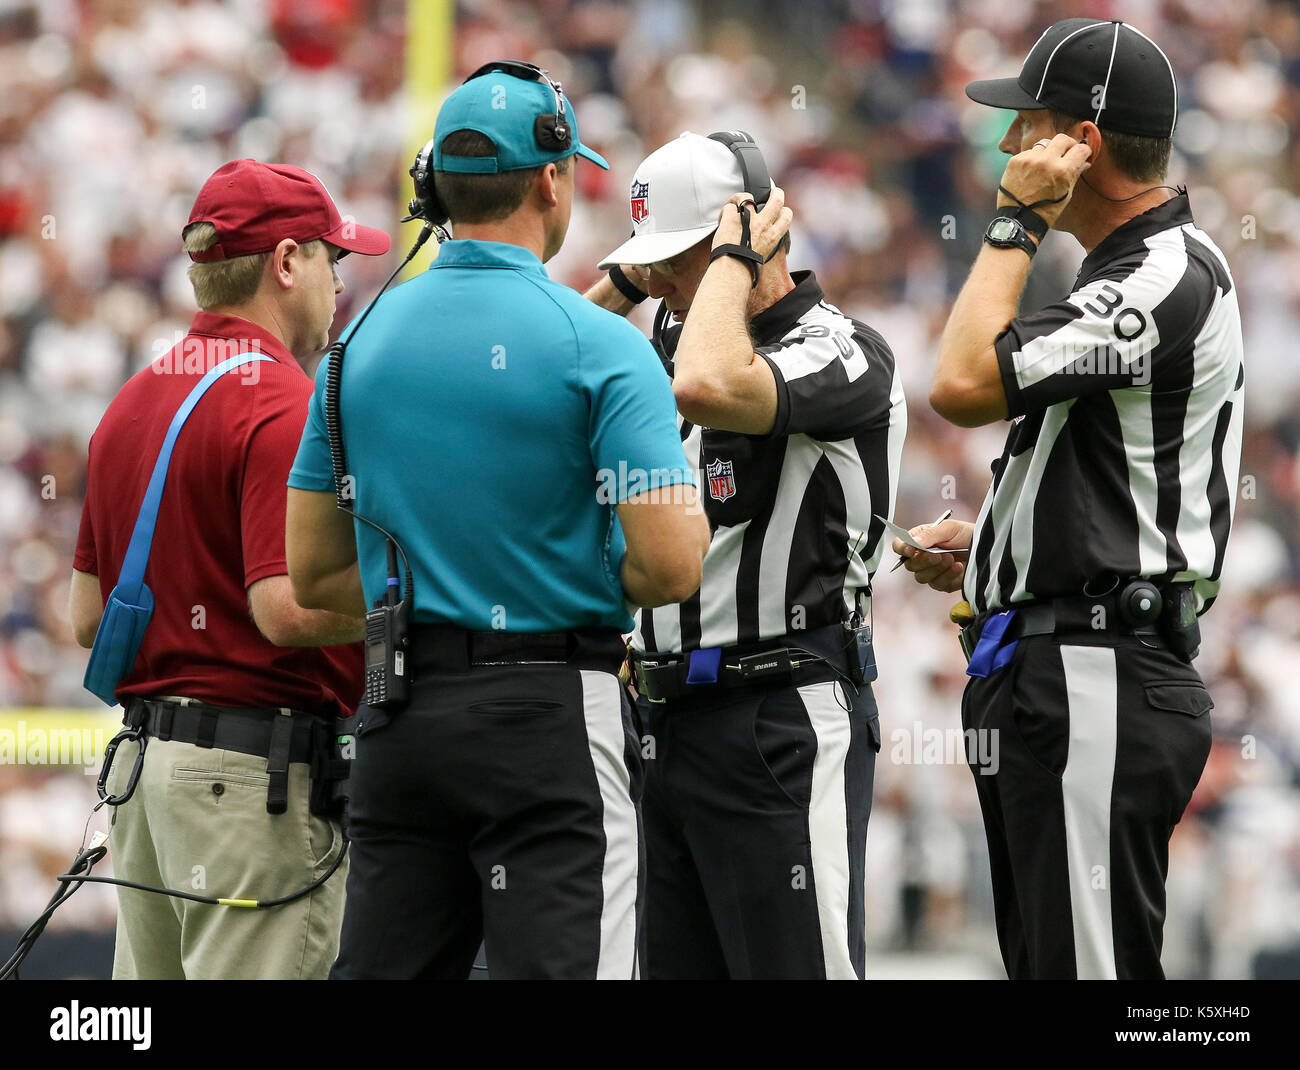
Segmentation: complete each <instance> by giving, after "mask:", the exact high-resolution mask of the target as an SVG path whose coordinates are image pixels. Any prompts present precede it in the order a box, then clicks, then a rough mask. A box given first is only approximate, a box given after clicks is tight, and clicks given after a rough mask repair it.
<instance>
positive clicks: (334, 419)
mask: <svg viewBox="0 0 1300 1070" xmlns="http://www.w3.org/2000/svg"><path fill="white" fill-rule="evenodd" d="M435 232H437V234H438V240H439V241H440V242H441V241H445V240H446V234H447V232H446V231H445V230H443V229H442V228H441V227H435V226H434V224H432V223H425V224H424V226H423V228H421V230H420V234H419V237H417V238H416V239H415V244H414V245H412V246H411V251H410V252H409V253H407V254H406V256H405V258H404V259H403V260H402V262H401V263H400V264H398V265H397V269H396V270H395V271H394V272H393V273H392V274H391V275H389V276H388V281H387V282H385V283H384V285H383V286H382V287H380V289H379V293H377V294H375V296H374V297H373V298H372V299H371V301H370V304H368V305H367V306H366V307H365V310H364V311H363V312H362V313H361V315H360V317H359V318H358V319H357V322H356V324H355V326H353V328H352V330H351V331H350V332H349V334H348V338H347V340H344V339H341V338H340V339H339V340H338V341H337V342H335V343H334V344H333V345H332V346H330V348H329V352H328V353H327V354H326V356H325V359H326V360H327V361H329V366H328V367H327V368H326V370H325V431H326V435H327V436H328V438H329V446H330V464H331V466H332V467H333V470H334V495H335V499H336V501H337V504H338V507H339V508H340V509H342V510H344V512H347V513H351V514H352V516H353V518H354V519H356V520H360V521H361V523H363V524H366V525H368V526H370V527H372V528H374V529H375V530H376V531H377V532H379V533H380V534H381V535H383V536H384V538H385V539H387V540H388V542H389V543H391V544H392V546H394V547H396V549H397V552H398V553H399V554H401V556H402V565H403V569H404V573H405V575H404V580H405V587H404V591H405V596H406V597H407V598H409V597H410V596H411V593H412V591H413V589H414V586H415V584H414V581H413V579H412V576H411V563H410V561H409V560H408V558H407V556H406V551H405V550H403V549H402V546H401V543H399V542H398V541H397V539H396V538H394V537H393V535H392V534H390V533H389V532H388V531H386V530H385V529H384V528H382V527H380V526H379V525H378V524H376V523H375V522H374V521H373V520H370V519H369V518H367V517H364V516H362V515H361V514H360V513H358V512H357V511H356V509H355V507H354V503H355V495H354V494H349V493H347V492H346V490H345V487H346V486H347V479H348V459H347V450H346V448H345V447H344V445H343V420H342V417H341V415H340V413H339V388H340V387H341V386H342V382H343V357H344V354H345V353H346V352H347V348H348V341H351V339H352V338H353V337H355V336H356V333H357V331H359V330H360V329H361V325H362V324H363V323H365V322H366V317H367V316H369V315H370V313H371V311H372V310H373V309H374V307H375V305H377V304H378V303H379V299H380V298H381V297H383V296H384V293H385V292H386V291H387V289H388V287H390V286H391V285H392V284H393V280H394V279H395V278H397V276H398V275H399V274H400V273H401V270H402V269H403V268H404V267H406V265H407V264H409V263H410V262H411V260H412V259H413V258H414V257H415V254H416V253H418V252H419V251H420V249H421V247H422V246H423V245H424V243H425V242H427V241H428V240H429V237H430V235H432V234H434V233H435Z"/></svg>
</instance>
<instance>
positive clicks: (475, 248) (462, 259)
mask: <svg viewBox="0 0 1300 1070" xmlns="http://www.w3.org/2000/svg"><path fill="white" fill-rule="evenodd" d="M448 267H483V268H511V269H513V270H515V271H535V272H538V273H539V274H541V275H545V274H546V268H545V267H543V266H542V262H541V261H540V260H538V259H537V256H536V254H535V253H532V252H530V251H529V250H528V249H525V248H524V247H523V246H522V245H511V244H510V243H509V242H503V241H479V240H478V239H477V238H453V239H451V240H450V241H445V242H443V243H442V245H441V246H439V247H438V255H437V257H436V258H435V259H434V261H433V263H432V264H430V265H429V270H430V271H432V270H433V269H434V268H448Z"/></svg>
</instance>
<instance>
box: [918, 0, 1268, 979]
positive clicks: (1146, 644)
mask: <svg viewBox="0 0 1300 1070" xmlns="http://www.w3.org/2000/svg"><path fill="white" fill-rule="evenodd" d="M967 93H968V94H969V96H970V97H971V98H972V99H973V100H976V101H978V102H979V103H982V104H988V105H990V106H993V107H999V108H1007V109H1012V110H1014V111H1015V112H1016V117H1015V119H1014V120H1013V121H1012V123H1011V126H1010V128H1009V129H1008V131H1007V133H1006V135H1005V136H1004V137H1003V139H1002V142H1001V145H1000V148H1001V149H1002V151H1004V152H1006V153H1008V154H1010V155H1011V159H1010V161H1009V162H1008V163H1007V167H1006V171H1005V172H1004V174H1003V176H1002V181H1001V183H1000V184H999V192H998V201H997V204H998V210H997V214H996V215H995V217H994V218H993V220H992V222H991V223H990V224H989V227H988V230H987V231H986V233H985V237H984V241H985V248H984V249H983V250H982V251H981V253H980V255H979V256H978V258H977V259H976V261H975V264H974V266H973V268H972V270H971V274H970V277H969V278H968V280H967V282H966V284H965V286H964V287H963V288H962V291H961V293H960V294H959V296H958V298H957V301H956V303H955V304H954V306H953V310H952V313H951V315H950V317H949V319H948V323H947V326H946V328H945V330H944V334H943V338H942V340H941V342H940V350H939V361H938V366H937V368H936V370H935V376H934V382H933V385H932V389H931V396H930V400H931V404H932V405H933V406H934V408H935V409H936V410H937V411H938V412H939V413H940V414H941V415H942V416H944V417H945V418H946V419H948V420H949V421H951V422H952V423H955V424H958V425H960V426H964V427H975V426H979V425H982V424H988V423H993V422H995V421H998V420H1006V419H1010V421H1011V426H1010V430H1009V434H1008V436H1007V443H1006V447H1005V449H1004V451H1003V453H1002V456H1001V458H1000V459H999V460H998V461H997V462H996V464H995V465H994V466H993V480H992V485H991V486H990V488H989V491H988V495H987V497H986V498H985V501H984V505H983V507H982V508H981V510H980V514H979V517H978V519H977V520H976V521H975V523H974V524H970V523H962V522H959V521H956V520H949V521H945V522H944V523H942V524H938V525H933V526H927V527H924V528H918V529H915V531H914V535H915V536H916V537H917V540H918V541H919V542H921V543H922V544H923V545H925V546H932V547H934V548H935V552H933V553H922V552H918V551H916V550H914V549H912V548H909V547H905V546H904V545H903V544H902V543H901V542H900V541H898V540H896V541H895V543H894V548H895V550H896V551H898V552H899V553H903V554H905V555H906V556H908V557H909V558H910V560H909V561H908V563H907V567H908V569H909V570H910V571H911V572H912V573H913V574H914V576H915V578H916V579H917V580H918V581H919V582H922V583H928V584H929V585H930V586H932V587H935V588H937V589H939V590H942V591H956V590H958V589H959V588H960V589H962V591H963V593H964V597H965V601H964V602H960V603H958V605H957V607H956V608H955V609H954V610H953V619H954V620H955V621H958V622H959V623H962V624H963V628H962V646H963V649H964V650H965V651H966V653H967V657H968V658H969V661H970V666H969V668H968V670H967V672H968V674H969V675H970V677H971V679H970V681H969V683H968V685H967V688H966V692H965V696H964V698H963V703H962V723H963V727H964V728H966V729H968V730H969V729H973V730H975V731H978V732H987V733H990V734H993V735H994V736H995V737H996V739H997V742H998V746H999V759H1000V761H999V764H998V767H997V769H996V772H994V771H992V770H991V769H980V768H978V767H976V766H975V765H974V764H972V770H973V771H974V772H975V774H976V775H975V784H976V788H977V790H978V793H979V798H980V805H981V809H982V811H983V815H984V824H985V829H986V832H987V835H988V843H989V858H990V863H991V869H992V879H993V894H994V908H995V913H996V921H997V929H998V938H999V942H1000V944H1001V948H1002V957H1003V961H1004V962H1005V964H1006V968H1007V972H1008V973H1009V974H1010V976H1011V977H1013V978H1024V977H1033V978H1040V977H1043V978H1061V977H1065V978H1070V977H1078V978H1160V977H1163V972H1162V970H1161V966H1160V949H1161V943H1162V929H1163V925H1164V915H1165V888H1164V882H1165V876H1166V872H1167V869H1168V844H1169V837H1170V834H1171V832H1172V831H1173V827H1174V825H1175V824H1177V822H1178V820H1179V819H1180V818H1181V816H1182V813H1183V810H1184V808H1185V807H1186V805H1187V803H1188V800H1189V799H1190V798H1191V795H1192V791H1193V790H1194V789H1195V787H1196V783H1197V781H1198V779H1199V778H1200V774H1201V770H1202V768H1203V767H1204V765H1205V760H1206V757H1207V756H1208V754H1209V749H1210V723H1209V716H1208V711H1209V710H1210V708H1211V707H1212V705H1213V703H1212V701H1211V699H1210V696H1209V694H1208V693H1207V692H1206V689H1205V686H1204V684H1203V683H1202V681H1201V678H1200V676H1199V675H1198V674H1197V672H1196V670H1195V669H1194V668H1193V667H1192V659H1193V658H1194V657H1195V655H1196V653H1197V647H1198V644H1199V628H1198V624H1197V618H1198V616H1199V615H1200V614H1201V613H1204V612H1205V610H1206V609H1208V608H1209V606H1210V605H1211V604H1212V603H1213V602H1214V599H1215V596H1216V595H1217V593H1218V590H1219V585H1220V573H1221V570H1222V566H1223V559H1224V552H1225V549H1226V544H1227V539H1228V531H1229V528H1230V527H1231V524H1232V514H1233V507H1234V504H1235V486H1236V483H1237V472H1238V465H1239V461H1240V452H1241V427H1242V386H1243V382H1244V371H1243V363H1242V338H1241V321H1240V317H1239V313H1238V307H1237V293H1236V289H1235V287H1234V285H1233V281H1232V275H1231V272H1230V271H1229V269H1228V265H1227V262H1226V261H1225V259H1224V256H1223V254H1222V252H1220V251H1219V249H1218V248H1217V247H1216V246H1215V244H1214V242H1213V241H1212V240H1211V239H1210V237H1209V236H1208V235H1207V234H1205V233H1204V232H1203V231H1201V230H1198V229H1197V227H1196V224H1195V223H1194V222H1193V220H1192V214H1191V209H1190V207H1189V205H1188V199H1187V193H1186V190H1183V189H1178V190H1175V189H1172V188H1171V187H1169V186H1165V185H1163V184H1162V183H1163V181H1164V176H1165V170H1166V166H1167V163H1168V159H1169V152H1170V147H1171V141H1170V138H1171V135H1172V133H1173V129H1174V124H1175V121H1176V118H1177V111H1178V89H1177V83H1176V81H1175V78H1174V73H1173V69H1172V67H1171V65H1170V63H1169V60H1168V58H1167V57H1166V56H1165V54H1164V53H1163V52H1162V51H1161V50H1160V48H1159V47H1158V46H1157V45H1156V44H1155V43H1154V42H1153V41H1152V40H1151V39H1150V38H1148V37H1147V36H1146V35H1145V34H1143V33H1141V32H1140V31H1139V30H1137V29H1135V28H1134V27H1132V26H1129V25H1127V24H1126V23H1122V22H1118V21H1114V22H1102V21H1097V20H1092V19H1067V20H1065V21H1063V22H1059V23H1057V24H1055V25H1054V26H1052V27H1050V28H1049V29H1048V30H1047V32H1046V33H1044V34H1043V36H1042V37H1041V38H1040V39H1039V41H1038V43H1037V44H1036V45H1034V47H1033V49H1032V50H1031V52H1030V54H1029V57H1028V58H1027V59H1026V60H1025V63H1024V67H1023V69H1022V70H1021V72H1020V76H1019V77H1018V78H1008V79H999V80H994V81H983V82H974V83H972V84H971V85H970V86H968V87H967ZM1051 227H1054V228H1055V229H1057V230H1064V231H1068V232H1069V233H1071V234H1073V235H1074V236H1075V237H1076V238H1077V239H1078V240H1079V242H1080V244H1081V245H1082V246H1083V247H1084V249H1085V250H1086V253H1087V255H1086V256H1085V258H1084V260H1083V264H1082V267H1081V268H1080V270H1079V274H1078V277H1077V279H1076V280H1075V283H1074V287H1073V289H1072V290H1071V292H1070V293H1069V294H1068V295H1067V296H1066V297H1064V298H1063V299H1061V300H1060V301H1058V302H1056V303H1054V304H1051V305H1049V306H1047V307H1046V308H1043V309H1041V310H1039V311H1037V312H1033V313H1031V314H1028V315H1019V316H1018V315H1016V306H1017V302H1018V300H1019V297H1020V293H1021V290H1022V289H1023V287H1024V284H1025V279H1026V277H1027V275H1028V274H1029V266H1030V260H1031V259H1032V258H1033V256H1034V252H1035V250H1036V249H1037V247H1038V242H1039V241H1040V240H1041V239H1042V237H1043V236H1044V235H1045V234H1046V232H1047V230H1048V228H1051ZM967 553H968V554H969V556H968V557H967V556H966V554H967ZM979 750H980V752H981V753H988V749H987V748H986V747H981V748H979ZM986 774H987V775H986Z"/></svg>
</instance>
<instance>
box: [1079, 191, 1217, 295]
mask: <svg viewBox="0 0 1300 1070" xmlns="http://www.w3.org/2000/svg"><path fill="white" fill-rule="evenodd" d="M1191 222H1193V220H1192V208H1191V204H1190V202H1189V201H1188V200H1187V190H1186V189H1184V190H1183V191H1182V192H1181V193H1179V194H1177V195H1176V196H1173V197H1170V198H1169V200H1167V201H1164V202H1162V203H1161V204H1157V205H1156V206H1155V207H1154V208H1148V209H1147V210H1146V211H1145V212H1143V213H1142V214H1141V215H1138V216H1134V217H1133V218H1132V219H1130V220H1129V221H1128V222H1127V223H1121V224H1120V225H1119V226H1118V227H1116V228H1115V229H1114V230H1112V231H1111V232H1110V233H1109V234H1107V235H1106V237H1104V238H1103V239H1102V240H1101V242H1100V244H1098V246H1097V247H1096V248H1095V249H1093V251H1092V252H1090V253H1089V254H1088V255H1087V256H1085V257H1084V258H1083V263H1082V264H1081V265H1080V266H1079V278H1080V279H1086V278H1090V277H1091V276H1092V273H1093V272H1094V271H1096V270H1097V269H1098V268H1099V267H1101V266H1102V265H1103V264H1108V263H1109V262H1110V261H1112V260H1116V259H1118V258H1119V257H1121V256H1124V255H1125V254H1127V253H1129V252H1131V251H1132V250H1133V249H1135V248H1138V247H1140V246H1141V245H1143V243H1145V242H1146V240H1147V239H1148V238H1149V237H1151V235H1153V234H1159V233H1160V231H1162V230H1168V229H1169V228H1170V227H1181V226H1183V225H1184V224H1186V223H1191Z"/></svg>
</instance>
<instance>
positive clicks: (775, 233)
mask: <svg viewBox="0 0 1300 1070" xmlns="http://www.w3.org/2000/svg"><path fill="white" fill-rule="evenodd" d="M742 204H745V205H747V207H745V208H744V209H743V210H744V211H746V212H748V213H749V245H750V248H752V249H753V250H754V252H756V253H758V254H759V255H760V256H762V257H763V259H765V260H766V259H767V258H768V257H769V256H770V255H771V254H772V250H773V249H775V248H776V247H777V245H779V244H780V242H781V239H782V238H784V237H785V235H786V232H787V231H789V229H790V222H791V220H793V219H794V212H792V211H791V210H790V209H789V208H787V207H786V206H785V191H784V190H783V189H781V187H780V186H773V187H772V192H771V194H770V195H769V197H768V199H767V204H765V205H764V206H763V210H762V211H761V212H758V213H757V214H756V213H755V212H754V198H753V197H752V196H751V195H750V194H748V193H737V194H736V195H735V196H734V197H732V198H731V200H730V201H728V202H727V203H726V204H725V205H723V207H722V218H721V219H720V220H719V222H718V229H717V230H716V231H714V233H713V246H712V247H713V248H714V249H716V248H717V247H718V246H719V245H740V244H741V241H740V238H741V227H740V213H741V211H742V209H741V207H740V206H741V205H742Z"/></svg>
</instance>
